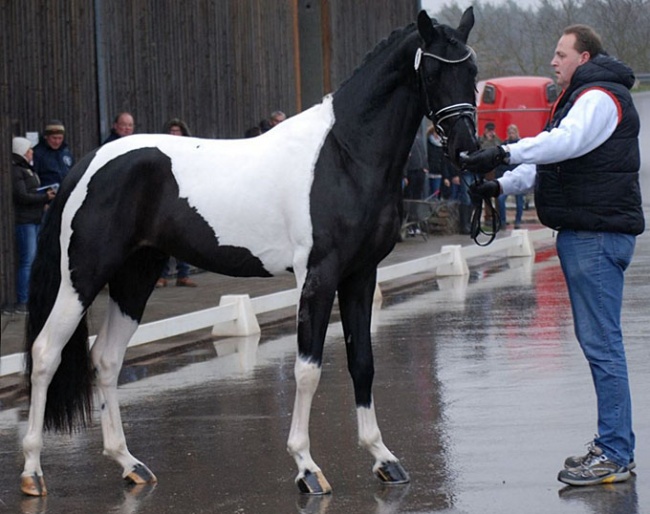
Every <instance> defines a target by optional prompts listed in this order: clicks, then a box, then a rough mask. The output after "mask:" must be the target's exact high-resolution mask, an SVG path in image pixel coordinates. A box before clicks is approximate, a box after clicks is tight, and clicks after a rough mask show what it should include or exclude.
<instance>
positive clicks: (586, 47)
mask: <svg viewBox="0 0 650 514" xmlns="http://www.w3.org/2000/svg"><path fill="white" fill-rule="evenodd" d="M563 34H564V35H568V34H573V35H574V36H575V38H576V44H575V49H576V51H577V52H578V53H582V52H589V58H590V59H591V58H592V57H595V56H597V55H598V54H602V53H605V51H604V50H603V42H602V40H601V39H600V36H599V35H598V33H597V32H596V31H595V30H594V29H593V28H591V27H590V26H589V25H569V26H568V27H567V28H565V29H564V32H563Z"/></svg>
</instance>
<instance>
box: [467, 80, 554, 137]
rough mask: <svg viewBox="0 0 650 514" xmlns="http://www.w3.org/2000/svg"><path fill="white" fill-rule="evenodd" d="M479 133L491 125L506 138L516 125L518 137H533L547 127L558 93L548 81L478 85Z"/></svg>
mask: <svg viewBox="0 0 650 514" xmlns="http://www.w3.org/2000/svg"><path fill="white" fill-rule="evenodd" d="M477 89H478V98H477V107H478V108H477V110H478V127H477V128H478V131H479V132H478V133H479V135H481V134H483V132H484V131H485V124H486V123H488V122H490V121H491V122H492V123H494V125H495V129H496V134H497V136H499V137H500V138H501V139H505V138H506V129H507V128H508V125H510V124H513V123H514V124H515V125H517V127H518V128H519V135H520V136H521V137H528V136H536V135H537V134H539V133H540V132H541V131H542V130H544V127H545V126H546V123H547V122H548V118H549V114H550V112H551V108H552V107H553V103H554V102H555V100H556V99H557V96H558V89H557V87H556V86H555V83H554V82H553V81H552V80H551V79H550V78H548V77H500V78H494V79H489V80H483V81H481V82H479V83H478V85H477Z"/></svg>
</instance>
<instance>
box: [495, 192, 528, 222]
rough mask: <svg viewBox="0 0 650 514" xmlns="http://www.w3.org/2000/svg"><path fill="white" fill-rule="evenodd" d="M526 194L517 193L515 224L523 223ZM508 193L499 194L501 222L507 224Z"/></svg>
mask: <svg viewBox="0 0 650 514" xmlns="http://www.w3.org/2000/svg"><path fill="white" fill-rule="evenodd" d="M525 196H526V195H515V205H516V210H515V225H521V218H522V216H523V215H524V197H525ZM507 198H508V195H500V196H499V216H500V217H501V224H502V225H505V224H506V199H507Z"/></svg>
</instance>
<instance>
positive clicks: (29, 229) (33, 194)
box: [11, 137, 56, 314]
mask: <svg viewBox="0 0 650 514" xmlns="http://www.w3.org/2000/svg"><path fill="white" fill-rule="evenodd" d="M11 151H12V167H11V185H12V190H13V203H14V213H15V220H16V221H15V222H16V246H17V247H18V273H17V275H16V306H15V310H16V312H17V313H18V314H27V300H28V297H29V277H30V274H31V271H32V262H33V261H34V256H35V255H36V241H37V238H38V231H39V228H40V225H41V218H42V217H43V209H44V208H45V205H46V204H47V203H48V202H49V201H50V200H52V199H53V198H54V196H55V194H56V193H55V191H54V189H52V188H46V189H43V188H42V187H41V181H40V180H39V178H38V175H37V174H36V173H35V172H34V169H33V166H32V163H31V162H32V157H33V154H34V151H33V150H32V143H31V141H29V140H28V139H25V138H24V137H15V138H13V140H12V143H11Z"/></svg>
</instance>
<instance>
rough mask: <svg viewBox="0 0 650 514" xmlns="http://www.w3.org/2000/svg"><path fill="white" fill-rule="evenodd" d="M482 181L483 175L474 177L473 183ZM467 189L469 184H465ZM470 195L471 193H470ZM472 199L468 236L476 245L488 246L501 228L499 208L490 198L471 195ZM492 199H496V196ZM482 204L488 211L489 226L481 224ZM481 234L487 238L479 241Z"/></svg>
mask: <svg viewBox="0 0 650 514" xmlns="http://www.w3.org/2000/svg"><path fill="white" fill-rule="evenodd" d="M483 181H484V179H483V177H481V178H475V179H474V183H475V184H480V183H482V182H483ZM465 185H466V186H467V188H468V189H469V184H467V183H466V184H465ZM470 196H471V195H470ZM471 200H472V220H471V227H470V233H469V237H470V238H471V239H472V240H473V241H474V243H476V244H477V245H478V246H488V245H490V244H491V243H492V241H494V239H495V238H496V237H497V234H498V233H499V230H501V222H502V220H501V215H500V214H499V209H497V208H495V207H494V205H493V204H492V199H490V198H481V197H480V196H476V197H474V196H471ZM494 201H498V200H497V199H496V198H495V199H494ZM483 205H485V208H486V210H487V212H489V213H490V218H491V220H492V223H491V224H490V225H491V226H488V227H485V228H484V227H483V226H482V225H481V216H482V214H483ZM481 235H484V236H487V237H488V240H487V241H485V242H479V237H480V236H481Z"/></svg>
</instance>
